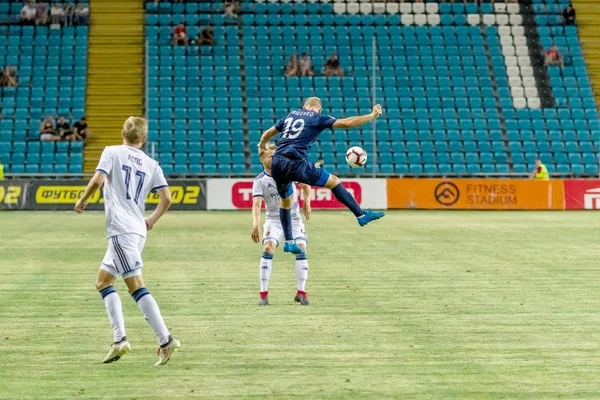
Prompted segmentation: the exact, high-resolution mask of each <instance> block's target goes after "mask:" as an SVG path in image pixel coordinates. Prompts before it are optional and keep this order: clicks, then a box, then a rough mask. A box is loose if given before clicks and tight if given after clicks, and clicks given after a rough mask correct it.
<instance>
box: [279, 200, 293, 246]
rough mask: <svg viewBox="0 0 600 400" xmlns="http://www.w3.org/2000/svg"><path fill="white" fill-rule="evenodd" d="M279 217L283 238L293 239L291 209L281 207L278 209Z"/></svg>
mask: <svg viewBox="0 0 600 400" xmlns="http://www.w3.org/2000/svg"><path fill="white" fill-rule="evenodd" d="M279 219H280V220H281V226H282V227H283V234H284V235H285V240H294V235H293V234H292V210H291V209H289V208H283V207H281V208H280V209H279Z"/></svg>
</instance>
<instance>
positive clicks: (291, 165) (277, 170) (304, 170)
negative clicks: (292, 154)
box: [271, 155, 330, 199]
mask: <svg viewBox="0 0 600 400" xmlns="http://www.w3.org/2000/svg"><path fill="white" fill-rule="evenodd" d="M329 175H330V174H329V172H327V171H325V170H324V169H323V168H320V167H315V166H314V164H313V163H311V162H309V161H306V160H302V159H298V158H288V157H286V156H285V155H275V156H273V162H272V163H271V176H272V177H273V180H275V183H276V184H277V192H279V196H281V198H282V199H287V198H288V197H290V196H291V195H292V193H293V190H294V189H293V188H292V184H293V183H294V182H300V183H305V184H307V185H310V186H318V187H323V186H325V184H326V183H327V180H328V179H329Z"/></svg>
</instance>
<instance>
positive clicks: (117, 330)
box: [100, 286, 125, 343]
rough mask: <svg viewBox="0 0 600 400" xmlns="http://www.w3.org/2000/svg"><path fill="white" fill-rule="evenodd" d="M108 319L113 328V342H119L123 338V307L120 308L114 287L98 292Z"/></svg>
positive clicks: (119, 299) (119, 301)
mask: <svg viewBox="0 0 600 400" xmlns="http://www.w3.org/2000/svg"><path fill="white" fill-rule="evenodd" d="M100 295H101V296H102V300H104V305H105V306H106V313H107V314H108V319H109V320H110V324H111V325H112V327H113V331H114V342H115V343H117V342H120V341H121V339H123V338H124V337H125V319H124V318H123V307H122V306H121V297H119V294H118V293H117V291H116V290H115V288H114V287H112V286H109V287H107V288H104V289H102V290H101V291H100Z"/></svg>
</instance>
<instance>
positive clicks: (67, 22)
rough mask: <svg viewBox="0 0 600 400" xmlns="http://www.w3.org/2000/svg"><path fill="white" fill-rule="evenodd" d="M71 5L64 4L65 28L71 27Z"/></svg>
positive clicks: (73, 12) (72, 13)
mask: <svg viewBox="0 0 600 400" xmlns="http://www.w3.org/2000/svg"><path fill="white" fill-rule="evenodd" d="M74 14H75V11H74V10H73V5H72V4H71V3H67V4H65V26H73V15H74Z"/></svg>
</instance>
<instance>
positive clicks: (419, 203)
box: [0, 178, 600, 210]
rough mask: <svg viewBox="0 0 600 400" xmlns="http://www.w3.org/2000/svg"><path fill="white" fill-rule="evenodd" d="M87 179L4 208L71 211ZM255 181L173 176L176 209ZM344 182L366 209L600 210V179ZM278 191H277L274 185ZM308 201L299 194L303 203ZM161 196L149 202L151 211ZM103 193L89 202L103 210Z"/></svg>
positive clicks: (29, 189) (34, 190)
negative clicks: (175, 177)
mask: <svg viewBox="0 0 600 400" xmlns="http://www.w3.org/2000/svg"><path fill="white" fill-rule="evenodd" d="M86 184H87V181H83V180H11V181H3V182H0V210H72V209H73V206H74V205H75V202H76V201H77V199H78V198H79V197H80V196H81V195H82V193H83V191H84V190H85V186H86ZM252 184H253V180H252V179H206V180H202V179H173V180H169V185H170V186H169V187H170V190H171V193H172V197H173V205H172V207H171V208H172V209H173V210H246V209H250V208H252ZM342 184H343V185H344V186H345V187H346V188H347V189H348V191H349V192H350V193H351V194H352V195H353V196H354V198H355V199H356V200H357V201H358V203H359V204H360V205H361V207H363V208H373V209H379V210H384V209H432V210H435V209H437V210H439V209H441V210H453V209H454V210H600V179H565V180H563V179H553V180H550V181H532V180H524V179H412V178H407V179H404V178H393V179H346V180H343V181H342ZM273 189H274V192H275V188H273ZM303 201H304V199H303V198H302V197H301V199H300V203H301V204H302V203H303ZM157 203H158V197H157V196H156V195H155V194H150V196H148V199H147V200H146V205H147V208H148V209H153V208H154V206H155V205H156V204H157ZM103 204H104V197H103V195H102V191H98V192H97V193H96V194H95V195H94V196H93V197H92V198H91V199H90V202H89V205H88V209H90V210H101V209H103V208H104V205H103ZM311 204H312V208H313V209H343V208H344V206H343V205H341V204H340V203H339V202H338V201H337V200H336V199H335V198H334V197H333V195H332V193H331V191H330V190H328V189H324V188H314V187H313V188H312V193H311Z"/></svg>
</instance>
